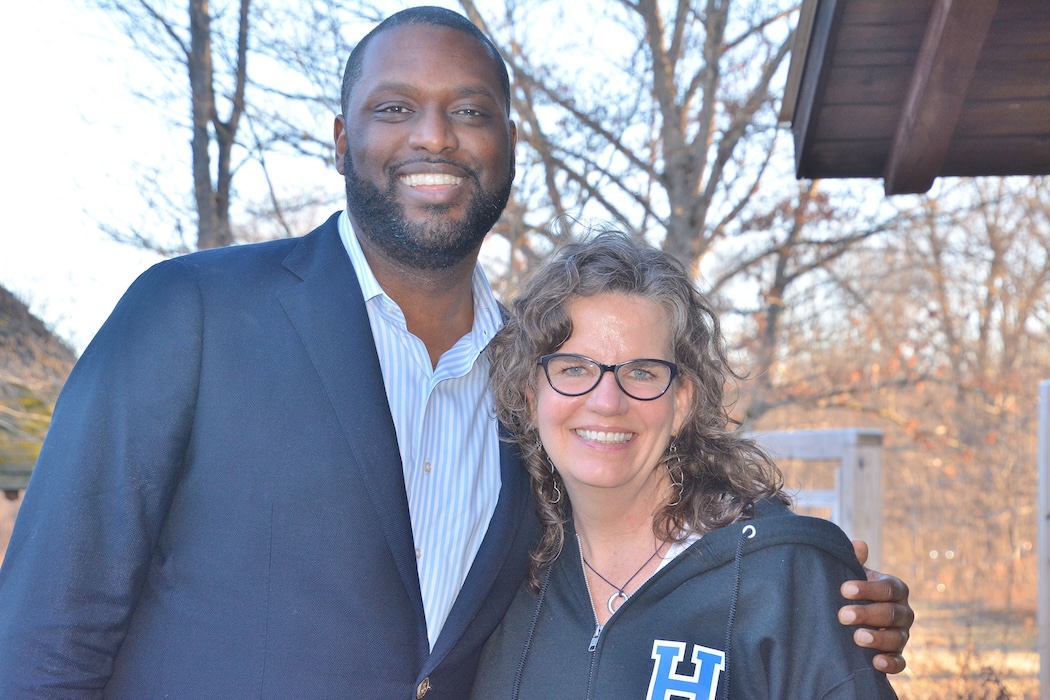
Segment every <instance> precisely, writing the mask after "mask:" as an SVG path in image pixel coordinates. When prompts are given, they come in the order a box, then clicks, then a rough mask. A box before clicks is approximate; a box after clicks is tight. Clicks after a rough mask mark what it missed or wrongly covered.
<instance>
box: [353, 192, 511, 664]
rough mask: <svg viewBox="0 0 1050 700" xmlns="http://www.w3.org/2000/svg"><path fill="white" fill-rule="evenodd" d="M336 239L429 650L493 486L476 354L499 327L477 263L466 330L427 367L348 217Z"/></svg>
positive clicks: (493, 443) (482, 364)
mask: <svg viewBox="0 0 1050 700" xmlns="http://www.w3.org/2000/svg"><path fill="white" fill-rule="evenodd" d="M339 236H340V238H341V239H342V241H343V246H344V247H345V248H346V252H347V254H348V255H349V256H350V260H351V262H352V263H353V265H354V269H355V270H356V271H357V279H358V282H360V284H361V290H362V292H363V293H364V298H365V307H366V308H367V310H368V319H369V322H370V323H371V326H372V336H373V338H375V343H376V350H377V351H378V353H379V364H380V366H381V368H382V370H383V383H384V384H385V386H386V395H387V400H388V401H389V403H390V412H391V414H392V415H393V418H394V427H395V428H396V429H397V444H398V448H399V449H400V450H401V464H402V466H403V468H404V472H405V490H406V492H407V493H408V511H409V514H410V516H411V518H412V536H413V539H414V540H415V546H416V569H417V571H418V573H419V587H420V590H421V592H422V594H423V610H424V612H425V613H426V619H427V635H428V636H429V638H430V648H431V649H433V648H434V644H435V642H436V641H437V638H438V634H439V633H440V632H441V628H442V627H443V626H444V624H445V620H446V619H447V618H448V615H449V612H451V610H452V605H453V603H455V601H456V596H457V595H458V594H459V589H460V588H461V587H462V585H463V581H464V580H465V579H466V578H467V572H468V571H469V570H470V565H471V563H472V562H473V561H474V556H475V555H476V554H477V552H478V548H479V547H480V546H481V541H482V539H484V537H485V531H486V530H487V529H488V524H489V520H490V519H491V518H492V513H493V512H494V511H495V509H496V501H497V500H498V498H499V490H500V468H499V435H498V430H497V425H496V418H495V413H494V411H493V407H492V395H491V394H490V393H489V390H488V370H489V362H488V357H487V356H486V355H485V354H484V353H483V352H482V351H483V350H484V349H485V346H486V345H488V343H489V341H490V340H492V337H493V336H494V335H495V334H496V331H497V330H499V327H500V325H501V324H502V323H503V319H502V315H501V314H500V309H499V304H498V303H497V302H496V298H495V297H494V296H493V294H492V289H491V287H490V286H489V283H488V279H487V278H486V277H485V273H484V272H483V271H482V269H481V267H480V266H477V267H475V269H474V277H473V280H472V291H473V294H474V326H473V328H471V331H470V333H468V334H467V335H465V336H463V337H462V338H460V339H459V341H458V342H457V343H456V344H455V345H454V346H453V347H452V348H451V349H450V350H448V351H447V352H446V353H445V354H444V355H442V356H441V359H440V360H439V361H438V364H437V367H432V365H431V362H430V355H429V354H428V353H427V349H426V346H424V345H423V341H421V340H420V339H419V338H417V337H416V336H414V335H412V334H411V333H409V331H408V328H407V326H406V325H405V316H404V314H403V313H402V311H401V309H400V308H399V307H398V305H397V304H395V303H394V301H393V300H392V299H390V297H388V296H387V295H386V294H385V293H384V292H383V289H382V288H381V287H380V286H379V283H378V282H377V281H376V278H375V275H373V274H372V270H371V268H370V267H369V266H368V263H367V262H366V260H365V257H364V254H363V253H362V252H361V245H360V243H358V240H357V237H356V235H355V233H354V230H353V226H352V225H351V223H350V218H349V217H348V216H347V214H346V212H345V211H344V212H343V213H342V215H341V216H340V217H339Z"/></svg>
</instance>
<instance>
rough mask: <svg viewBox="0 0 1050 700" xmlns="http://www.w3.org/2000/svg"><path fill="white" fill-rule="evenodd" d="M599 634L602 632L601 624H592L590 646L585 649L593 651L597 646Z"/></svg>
mask: <svg viewBox="0 0 1050 700" xmlns="http://www.w3.org/2000/svg"><path fill="white" fill-rule="evenodd" d="M601 634H602V626H601V625H595V626H594V636H593V637H591V643H590V646H588V647H587V651H594V649H595V648H596V647H597V646H598V637H600V636H601Z"/></svg>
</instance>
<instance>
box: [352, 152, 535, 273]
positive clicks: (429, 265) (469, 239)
mask: <svg viewBox="0 0 1050 700" xmlns="http://www.w3.org/2000/svg"><path fill="white" fill-rule="evenodd" d="M433 162H443V161H437V160H435V161H433ZM343 163H344V168H343V172H345V173H346V175H345V179H346V206H347V209H348V210H349V211H350V213H351V214H352V215H353V220H354V221H355V222H356V223H357V224H358V225H359V226H360V228H361V229H364V230H356V231H355V232H356V233H357V235H359V236H366V237H367V238H368V240H369V241H371V242H372V243H374V244H375V245H376V246H378V247H379V248H380V249H381V250H382V251H383V252H384V253H385V254H386V255H387V256H388V257H389V258H390V259H391V260H396V261H398V262H400V263H402V264H404V265H407V266H409V267H413V268H415V269H417V270H444V269H448V268H450V267H452V266H454V265H457V264H459V263H461V262H462V261H463V260H465V259H466V258H468V257H469V256H471V255H473V254H474V253H475V252H476V251H477V250H478V248H479V247H480V246H481V242H482V241H483V240H484V239H485V235H486V234H487V233H488V232H489V230H490V229H491V228H492V226H493V225H494V224H495V223H496V221H498V220H499V217H500V215H501V214H502V213H503V208H504V207H506V206H507V200H508V199H509V198H510V189H511V183H512V182H513V181H514V164H513V162H512V163H511V165H510V171H509V172H508V174H507V180H506V182H505V183H504V184H503V185H502V186H500V187H499V188H497V189H496V190H494V191H491V192H489V191H485V190H484V189H483V188H482V187H481V182H480V180H479V179H478V176H477V174H476V173H474V172H473V171H470V172H468V177H470V178H471V179H472V180H473V181H474V185H475V188H474V196H473V197H472V198H471V201H470V204H469V205H468V207H467V214H466V217H465V218H464V219H463V220H461V221H456V220H453V219H450V218H448V214H449V210H450V209H451V207H450V206H448V205H434V206H430V207H428V210H429V211H430V214H431V216H430V219H429V220H428V221H426V222H423V223H413V222H411V221H409V220H408V217H407V216H406V215H405V208H404V206H403V205H402V204H401V203H400V202H399V201H398V200H397V196H396V194H395V189H396V187H397V179H396V178H395V177H394V176H390V181H389V185H388V186H387V187H386V189H385V190H380V189H379V187H377V186H376V185H374V184H372V183H371V182H367V181H365V180H363V179H361V178H360V177H359V176H358V174H357V171H356V170H355V169H354V164H353V162H352V161H351V159H350V154H349V153H347V154H346V156H345V158H344V161H343ZM459 167H462V166H459Z"/></svg>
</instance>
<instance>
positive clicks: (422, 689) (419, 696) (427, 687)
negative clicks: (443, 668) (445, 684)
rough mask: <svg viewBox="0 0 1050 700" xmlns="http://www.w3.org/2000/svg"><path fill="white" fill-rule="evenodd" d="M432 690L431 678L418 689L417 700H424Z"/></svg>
mask: <svg viewBox="0 0 1050 700" xmlns="http://www.w3.org/2000/svg"><path fill="white" fill-rule="evenodd" d="M429 690H430V678H429V677H428V678H424V679H423V680H422V681H421V682H420V684H419V687H417V688H416V700H423V696H424V695H426V694H427V691H429Z"/></svg>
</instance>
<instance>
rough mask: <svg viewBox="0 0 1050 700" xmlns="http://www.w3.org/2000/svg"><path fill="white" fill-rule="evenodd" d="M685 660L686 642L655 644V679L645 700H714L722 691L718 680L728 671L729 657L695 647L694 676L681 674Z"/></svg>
mask: <svg viewBox="0 0 1050 700" xmlns="http://www.w3.org/2000/svg"><path fill="white" fill-rule="evenodd" d="M684 658H685V642H668V641H665V640H663V639H657V640H656V641H654V642H653V661H655V663H654V664H653V677H652V679H651V680H650V681H649V694H648V695H646V696H645V700H671V699H672V698H686V699H687V700H714V698H715V691H716V690H718V676H719V675H720V674H721V673H722V669H723V668H724V667H725V659H726V655H725V653H724V652H721V651H718V650H717V649H708V648H707V647H702V646H700V645H699V644H696V645H694V646H693V673H692V675H689V676H685V675H682V674H680V673H678V664H680V663H681V662H682V659H684Z"/></svg>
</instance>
